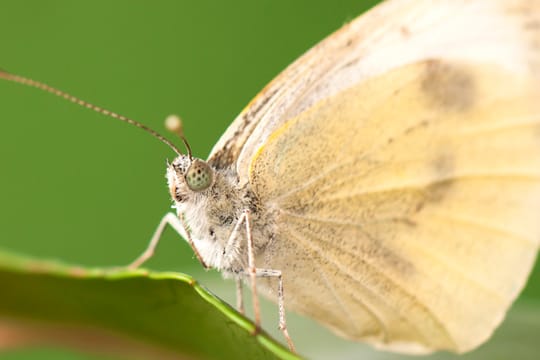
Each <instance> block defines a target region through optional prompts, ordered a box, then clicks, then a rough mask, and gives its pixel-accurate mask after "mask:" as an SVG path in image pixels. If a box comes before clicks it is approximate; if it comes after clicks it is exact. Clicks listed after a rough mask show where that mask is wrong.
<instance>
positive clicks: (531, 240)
mask: <svg viewBox="0 0 540 360" xmlns="http://www.w3.org/2000/svg"><path fill="white" fill-rule="evenodd" d="M0 76H2V77H4V78H8V79H10V80H15V81H19V82H25V83H28V84H30V85H34V86H38V87H42V88H45V90H48V91H52V92H57V90H54V89H52V88H49V87H46V86H44V85H42V84H40V83H36V82H32V81H31V80H27V79H24V78H20V77H16V76H14V75H11V74H8V73H0ZM539 80H540V1H535V0H500V1H493V0H438V1H434V0H433V1H430V0H391V1H388V2H385V3H383V4H381V5H380V6H378V7H376V8H374V9H373V10H371V11H370V12H369V13H367V14H366V15H363V16H361V17H359V18H358V19H356V20H354V21H352V22H351V23H349V24H347V25H346V26H344V27H343V28H342V29H341V30H339V31H338V32H336V33H335V34H333V35H331V36H330V37H328V38H327V39H326V40H324V41H322V42H321V43H320V44H319V45H317V46H316V47H314V48H313V49H311V50H310V51H309V52H307V53H306V54H305V55H304V56H302V57H301V58H300V59H298V60H297V61H296V62H295V63H293V64H292V65H291V66H290V67H288V68H287V69H286V70H285V71H284V72H283V73H282V74H281V75H280V76H278V77H277V78H276V79H275V80H274V81H273V82H271V83H270V84H269V85H268V86H267V87H266V88H265V89H264V90H263V91H262V92H261V93H260V94H259V95H258V96H257V97H256V98H255V99H254V100H253V101H252V102H251V103H250V104H249V105H248V107H247V108H246V109H245V110H244V111H243V112H242V113H241V114H240V115H239V116H238V118H237V119H236V120H235V121H234V122H233V124H232V125H231V126H230V127H229V129H228V130H227V131H226V133H225V134H224V135H223V136H222V138H221V139H220V140H219V142H218V143H217V144H216V146H215V147H214V149H213V150H212V153H211V154H210V157H209V159H208V160H207V161H203V160H200V159H194V158H192V156H191V154H188V155H182V154H180V152H179V151H178V150H176V151H177V152H178V153H179V156H178V157H177V158H176V159H175V160H174V161H173V162H172V163H171V164H170V165H169V167H168V170H167V177H168V182H169V188H170V192H171V195H172V197H173V200H174V201H175V207H176V209H177V213H176V214H168V215H166V216H165V217H164V219H163V221H162V223H161V224H160V226H159V228H158V230H157V232H156V235H155V236H154V238H153V239H152V242H151V245H150V246H149V249H148V250H147V252H146V253H145V254H143V255H142V256H141V257H140V258H139V259H137V260H136V261H135V262H134V263H133V264H132V265H133V266H138V265H140V264H141V263H142V262H143V261H145V260H146V259H147V258H148V257H149V256H150V255H151V254H152V252H153V249H154V247H155V245H156V244H157V241H158V240H159V236H160V234H161V231H162V230H163V228H164V227H165V225H166V224H171V225H172V226H173V227H174V228H175V229H176V230H177V231H178V232H179V233H181V234H182V235H183V236H184V237H186V238H187V239H188V241H189V242H190V244H191V245H192V247H193V248H194V250H195V252H196V254H197V256H198V258H199V259H200V260H201V262H202V263H203V264H205V265H207V266H209V267H215V268H217V269H219V270H221V271H222V272H223V273H224V274H225V275H228V276H232V277H235V278H238V279H242V278H247V279H250V284H251V286H252V289H253V292H254V294H255V290H256V288H258V289H260V290H262V291H263V292H264V293H266V294H267V295H269V296H270V297H271V298H273V299H275V300H277V301H278V303H279V306H280V314H281V316H280V326H281V328H282V329H283V330H284V333H285V336H286V338H287V339H288V340H289V343H290V346H291V347H292V342H290V338H289V336H288V333H287V330H286V324H285V313H284V309H283V307H284V306H285V307H286V308H287V309H290V310H294V311H298V312H300V313H303V314H306V315H308V316H310V317H312V318H314V319H316V320H317V321H319V322H321V323H323V324H325V325H326V326H328V327H330V328H331V329H333V330H334V331H335V332H336V333H338V334H340V335H343V336H345V337H347V338H350V339H353V340H361V341H367V342H370V343H372V344H374V345H376V346H378V347H381V348H385V349H391V350H397V351H404V352H427V351H432V350H440V349H446V350H451V351H455V352H465V351H468V350H471V349H473V348H475V347H477V346H478V345H480V344H481V343H482V342H484V341H486V340H487V339H488V338H489V336H490V335H491V334H492V332H493V330H494V329H495V328H496V327H497V326H498V324H499V323H500V322H501V321H502V319H503V317H504V314H505V313H506V311H507V309H508V307H509V306H510V305H511V303H512V301H513V300H514V299H515V298H516V297H517V295H518V294H519V292H520V290H521V289H522V288H523V286H524V284H525V282H526V279H527V276H528V274H529V272H530V269H531V267H532V265H533V263H534V260H535V257H536V254H537V251H538V246H539V243H540V221H539V219H538V217H539V213H540V86H539V84H540V82H539ZM59 94H60V95H62V94H63V93H59ZM72 100H73V101H78V99H75V98H73V99H72ZM97 110H98V111H100V109H97ZM116 117H118V116H116ZM121 119H122V120H126V121H129V122H132V123H134V122H133V121H131V120H129V119H125V118H121ZM135 125H136V126H140V124H138V123H135ZM160 139H162V140H164V139H163V138H161V137H160ZM164 141H166V140H164ZM256 278H257V279H256ZM255 284H256V287H255ZM283 291H284V293H283ZM256 299H257V297H256V296H255V298H254V302H255V306H256V307H257V301H256ZM255 314H256V322H257V323H258V322H259V321H260V320H259V318H258V311H257V310H256V312H255Z"/></svg>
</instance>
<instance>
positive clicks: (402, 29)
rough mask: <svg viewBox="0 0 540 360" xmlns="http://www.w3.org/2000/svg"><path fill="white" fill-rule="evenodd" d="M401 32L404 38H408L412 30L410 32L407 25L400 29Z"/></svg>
mask: <svg viewBox="0 0 540 360" xmlns="http://www.w3.org/2000/svg"><path fill="white" fill-rule="evenodd" d="M399 32H400V33H401V36H403V37H404V38H408V37H409V36H411V30H409V28H408V27H407V26H405V25H403V26H401V27H400V28H399Z"/></svg>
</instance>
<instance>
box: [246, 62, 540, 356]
mask: <svg viewBox="0 0 540 360" xmlns="http://www.w3.org/2000/svg"><path fill="white" fill-rule="evenodd" d="M539 90H540V89H539V85H538V79H537V78H536V77H535V76H533V75H532V74H531V73H530V72H528V71H522V72H519V71H515V69H511V68H507V67H503V66H501V65H498V64H492V63H481V62H477V61H474V62H472V61H457V60H451V59H432V60H425V61H420V62H417V63H414V64H409V65H404V66H401V67H399V68H396V69H393V70H391V71H388V72H386V73H385V74H383V75H380V76H377V77H374V78H371V79H369V80H366V81H364V82H361V83H359V84H357V85H355V86H353V87H351V88H349V89H347V90H344V91H342V92H340V93H337V94H336V95H334V96H331V97H329V98H326V99H324V100H321V101H320V102H319V103H317V104H316V105H314V106H312V107H311V108H309V109H308V110H306V111H304V112H303V113H301V114H299V115H298V116H296V117H294V118H292V119H289V120H288V121H287V122H285V123H284V124H283V125H282V126H281V127H280V128H279V129H278V130H276V131H275V132H274V133H273V134H272V135H271V136H270V137H269V138H268V139H267V141H266V143H265V144H264V146H262V147H261V148H259V151H258V152H257V154H256V155H255V157H254V160H253V162H252V163H251V168H250V183H251V186H252V187H253V190H254V192H255V193H256V194H258V196H259V200H260V201H261V203H262V204H264V205H265V207H267V208H268V209H270V211H273V212H274V214H275V216H276V229H277V240H275V241H273V242H272V243H271V244H270V245H269V246H268V247H267V248H266V249H265V256H264V263H260V264H257V265H258V266H259V267H262V266H264V267H269V268H274V269H279V270H282V271H283V276H284V281H285V289H286V290H285V291H286V304H288V308H290V309H294V310H297V311H300V312H302V313H305V314H307V315H309V316H311V317H313V318H315V319H317V320H318V321H320V322H323V323H325V324H327V325H329V326H330V327H332V328H334V329H335V330H336V331H337V332H339V333H341V334H343V335H345V336H347V337H350V338H353V339H356V340H361V339H363V340H367V341H370V342H373V343H375V344H377V345H380V346H382V347H388V348H393V349H397V350H408V351H419V350H429V349H449V350H454V351H459V352H462V351H467V350H470V349H472V348H474V347H476V346H477V345H479V344H480V343H481V342H483V341H485V340H486V339H487V338H488V337H489V335H490V334H491V333H492V331H493V330H494V328H495V327H496V326H497V325H498V324H499V323H500V321H501V320H502V318H503V316H504V314H505V312H506V310H507V309H508V307H509V306H510V304H511V302H512V301H513V300H514V299H515V297H516V296H517V294H518V293H519V291H520V290H521V289H522V287H523V285H524V283H525V281H526V278H527V276H528V274H529V271H530V269H531V267H532V265H533V263H534V259H535V257H536V253H537V250H538V245H539V241H540V222H539V221H538V216H539V214H540V91H539Z"/></svg>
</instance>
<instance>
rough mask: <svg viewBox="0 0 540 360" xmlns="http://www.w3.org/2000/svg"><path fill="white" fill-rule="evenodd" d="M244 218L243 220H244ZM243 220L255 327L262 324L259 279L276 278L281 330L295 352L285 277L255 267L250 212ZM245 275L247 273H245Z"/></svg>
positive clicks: (273, 271)
mask: <svg viewBox="0 0 540 360" xmlns="http://www.w3.org/2000/svg"><path fill="white" fill-rule="evenodd" d="M242 218H243V219H242ZM242 218H241V219H239V221H238V223H241V222H242V221H245V225H246V235H247V236H246V237H247V250H248V269H247V270H248V272H247V275H248V276H249V279H250V280H251V293H252V298H253V313H254V317H255V325H256V326H257V328H259V327H260V324H261V314H260V307H259V297H258V295H257V284H256V278H257V277H275V278H277V279H278V309H279V329H280V330H281V332H282V333H283V335H284V336H285V339H286V340H287V344H288V345H289V349H291V351H293V352H295V351H296V350H295V348H294V344H293V342H292V339H291V337H290V336H289V331H288V330H287V322H286V321H285V300H284V296H283V277H282V275H281V271H280V270H273V269H258V268H256V267H255V255H254V251H253V237H252V234H251V221H250V212H249V210H247V209H246V210H244V212H243V214H242ZM244 274H245V273H244Z"/></svg>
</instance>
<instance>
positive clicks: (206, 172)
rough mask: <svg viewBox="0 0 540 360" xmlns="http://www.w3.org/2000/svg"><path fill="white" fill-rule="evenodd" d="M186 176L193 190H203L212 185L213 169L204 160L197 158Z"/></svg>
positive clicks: (187, 182)
mask: <svg viewBox="0 0 540 360" xmlns="http://www.w3.org/2000/svg"><path fill="white" fill-rule="evenodd" d="M184 177H185V179H186V184H187V186H188V187H189V188H190V189H191V190H193V191H202V190H204V189H206V188H208V187H209V186H210V185H212V177H213V171H212V169H211V168H210V166H208V165H207V164H206V163H205V162H204V161H201V160H195V161H193V162H192V163H191V166H190V167H189V168H188V170H187V171H186V175H185V176H184Z"/></svg>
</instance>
